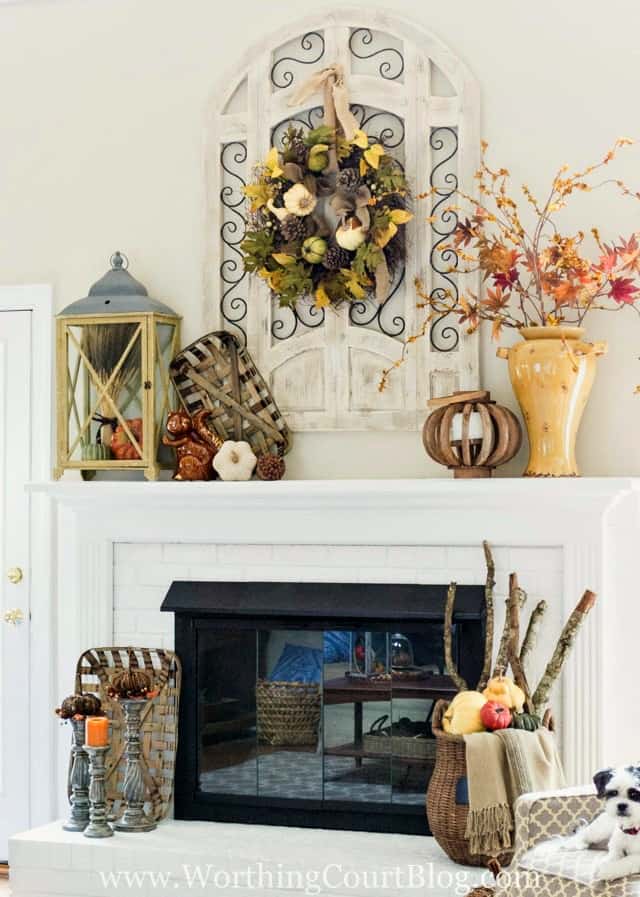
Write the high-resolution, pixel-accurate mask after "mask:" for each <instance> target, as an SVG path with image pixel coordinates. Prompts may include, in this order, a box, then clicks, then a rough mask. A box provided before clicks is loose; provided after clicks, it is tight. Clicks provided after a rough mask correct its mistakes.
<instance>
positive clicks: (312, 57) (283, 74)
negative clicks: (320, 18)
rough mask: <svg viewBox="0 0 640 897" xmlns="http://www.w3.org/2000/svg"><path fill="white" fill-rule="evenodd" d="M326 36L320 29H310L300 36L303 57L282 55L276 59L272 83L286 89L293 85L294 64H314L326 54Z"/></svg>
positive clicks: (273, 66)
mask: <svg viewBox="0 0 640 897" xmlns="http://www.w3.org/2000/svg"><path fill="white" fill-rule="evenodd" d="M324 47H325V44H324V37H323V35H322V34H321V33H320V32H319V31H308V32H307V33H306V34H303V35H302V37H301V38H300V52H301V54H306V55H303V56H302V58H298V57H297V56H282V57H281V58H280V59H276V60H275V62H274V63H273V65H272V66H271V72H270V78H271V83H272V84H273V86H274V87H275V88H276V89H277V90H284V89H285V88H287V87H291V85H292V84H293V82H294V81H295V79H296V76H295V72H294V71H292V68H291V67H292V66H296V65H314V63H316V62H319V61H320V60H321V59H322V57H323V56H324Z"/></svg>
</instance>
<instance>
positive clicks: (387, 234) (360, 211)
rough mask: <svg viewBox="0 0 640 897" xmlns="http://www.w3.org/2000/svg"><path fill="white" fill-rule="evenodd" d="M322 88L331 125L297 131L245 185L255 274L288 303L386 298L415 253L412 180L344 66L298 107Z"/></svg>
mask: <svg viewBox="0 0 640 897" xmlns="http://www.w3.org/2000/svg"><path fill="white" fill-rule="evenodd" d="M321 89H322V90H323V91H324V124H323V125H321V126H320V127H318V128H316V129H314V130H311V131H308V132H307V133H305V132H304V130H303V129H300V128H296V127H295V126H294V125H289V127H288V129H287V131H286V132H285V134H284V135H283V137H282V140H281V145H280V146H272V147H271V149H270V150H269V153H268V155H267V157H266V159H265V160H264V162H263V163H262V164H261V165H258V166H257V167H256V169H255V177H254V180H253V181H252V182H251V183H250V184H248V185H247V186H246V187H245V193H246V195H247V197H248V199H249V201H250V215H249V224H248V229H247V233H246V236H245V239H244V240H243V243H242V251H243V255H244V264H245V268H246V270H247V271H250V272H252V273H255V274H256V275H257V276H258V277H261V278H262V279H263V280H264V281H265V282H266V283H267V284H268V286H269V288H270V290H271V293H272V295H273V296H275V297H276V298H277V300H278V301H279V304H280V305H281V306H289V307H292V306H295V305H296V304H297V303H298V302H300V301H309V302H313V303H315V305H316V306H317V307H319V308H322V307H326V306H330V305H333V306H338V305H340V304H341V303H343V302H351V301H354V300H360V301H361V300H363V299H366V298H372V299H375V300H376V301H378V302H384V301H385V300H386V299H387V297H388V295H389V292H390V287H391V284H392V282H393V276H394V273H395V272H396V271H397V270H398V269H399V268H400V267H401V265H402V262H403V260H404V256H405V234H404V225H405V224H406V223H407V222H408V221H410V220H411V218H412V214H411V212H410V211H409V209H408V203H409V190H408V186H407V180H406V177H405V174H404V171H403V169H402V166H401V165H400V163H399V162H398V161H397V160H396V159H394V158H393V157H392V156H391V155H389V154H388V153H387V152H386V150H385V148H384V147H383V146H382V145H381V144H380V143H378V142H376V141H375V140H373V139H371V138H369V137H368V136H367V135H366V134H365V133H364V131H363V130H361V128H360V127H359V124H358V121H357V120H356V119H355V117H354V116H353V114H352V112H351V111H350V109H349V103H348V98H347V94H346V88H345V85H344V79H343V77H342V73H341V71H340V69H339V67H338V66H332V67H331V68H329V69H324V70H323V71H322V72H320V73H318V74H317V75H315V76H313V77H312V78H311V79H310V80H309V82H307V84H306V85H303V88H302V89H301V91H300V92H299V93H298V94H296V95H295V96H294V97H293V98H292V100H291V104H292V105H297V104H299V103H301V102H303V101H304V100H305V99H307V98H308V97H309V96H311V95H312V94H313V93H315V92H317V91H319V90H321Z"/></svg>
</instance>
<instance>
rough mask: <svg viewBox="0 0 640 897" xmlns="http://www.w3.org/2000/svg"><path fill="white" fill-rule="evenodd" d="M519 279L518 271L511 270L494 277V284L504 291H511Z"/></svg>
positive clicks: (515, 269)
mask: <svg viewBox="0 0 640 897" xmlns="http://www.w3.org/2000/svg"><path fill="white" fill-rule="evenodd" d="M517 279H518V269H517V268H511V270H510V271H507V273H506V274H504V273H503V272H500V273H498V274H494V275H493V283H494V285H495V286H497V287H500V288H501V289H503V290H509V289H511V287H512V286H513V284H514V283H515V282H516V281H517Z"/></svg>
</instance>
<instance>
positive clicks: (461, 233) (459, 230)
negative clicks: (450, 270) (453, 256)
mask: <svg viewBox="0 0 640 897" xmlns="http://www.w3.org/2000/svg"><path fill="white" fill-rule="evenodd" d="M476 237H477V233H476V231H475V229H474V228H473V227H472V225H471V222H470V221H469V219H468V218H465V220H464V221H461V222H460V223H459V224H458V226H457V227H456V229H455V230H454V232H453V245H454V246H455V247H456V249H457V248H458V247H459V246H468V245H469V243H471V241H472V240H474V239H475V238H476Z"/></svg>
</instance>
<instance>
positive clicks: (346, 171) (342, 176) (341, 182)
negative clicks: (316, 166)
mask: <svg viewBox="0 0 640 897" xmlns="http://www.w3.org/2000/svg"><path fill="white" fill-rule="evenodd" d="M361 183H362V181H361V180H360V175H359V173H358V169H357V168H342V169H341V170H340V171H339V172H338V173H337V175H336V188H337V189H338V190H344V191H345V192H346V193H355V191H356V190H357V189H358V187H359V186H360V184H361Z"/></svg>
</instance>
